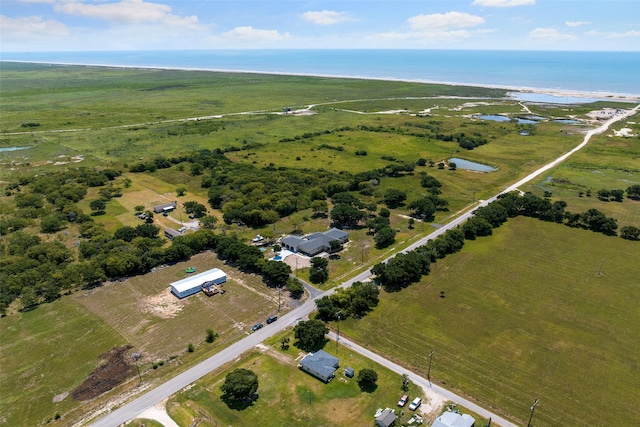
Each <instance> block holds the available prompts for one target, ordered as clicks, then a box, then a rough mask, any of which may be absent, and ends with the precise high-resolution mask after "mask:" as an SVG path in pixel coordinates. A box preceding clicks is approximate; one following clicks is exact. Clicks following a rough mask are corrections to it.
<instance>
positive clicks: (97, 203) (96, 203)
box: [89, 199, 107, 215]
mask: <svg viewBox="0 0 640 427" xmlns="http://www.w3.org/2000/svg"><path fill="white" fill-rule="evenodd" d="M89 208H90V209H91V210H92V211H93V212H95V213H96V214H97V215H98V214H103V213H104V210H105V209H106V208H107V204H106V203H105V201H104V200H100V199H97V200H92V201H90V202H89Z"/></svg>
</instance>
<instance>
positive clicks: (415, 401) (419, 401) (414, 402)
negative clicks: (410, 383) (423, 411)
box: [409, 397, 422, 411]
mask: <svg viewBox="0 0 640 427" xmlns="http://www.w3.org/2000/svg"><path fill="white" fill-rule="evenodd" d="M420 405H422V399H420V398H419V397H416V398H415V399H413V400H412V401H411V403H410V404H409V409H410V410H412V411H415V410H416V409H418V407H419V406H420Z"/></svg>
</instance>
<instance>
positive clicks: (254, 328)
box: [251, 323, 264, 332]
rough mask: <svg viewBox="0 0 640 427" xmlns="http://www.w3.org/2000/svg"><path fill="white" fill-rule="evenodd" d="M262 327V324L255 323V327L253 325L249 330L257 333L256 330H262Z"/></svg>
mask: <svg viewBox="0 0 640 427" xmlns="http://www.w3.org/2000/svg"><path fill="white" fill-rule="evenodd" d="M263 326H264V325H263V324H262V323H256V324H255V325H253V328H251V330H252V331H253V332H255V331H257V330H258V329H260V328H262V327H263Z"/></svg>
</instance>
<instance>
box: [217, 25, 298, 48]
mask: <svg viewBox="0 0 640 427" xmlns="http://www.w3.org/2000/svg"><path fill="white" fill-rule="evenodd" d="M221 37H222V38H224V39H226V40H230V41H240V42H245V43H246V42H250V43H260V44H264V43H270V42H275V41H282V40H287V39H288V38H289V33H284V34H281V33H279V32H278V31H277V30H260V29H257V28H253V27H251V26H248V27H236V28H234V29H233V30H231V31H227V32H226V33H222V34H221Z"/></svg>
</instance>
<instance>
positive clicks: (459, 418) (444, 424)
mask: <svg viewBox="0 0 640 427" xmlns="http://www.w3.org/2000/svg"><path fill="white" fill-rule="evenodd" d="M475 422H476V420H475V418H473V417H472V416H471V415H469V414H462V415H460V414H458V413H456V412H452V411H446V412H444V413H443V414H442V415H440V416H439V417H437V418H436V420H435V421H434V422H433V425H432V426H433V427H473V426H474V424H475Z"/></svg>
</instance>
